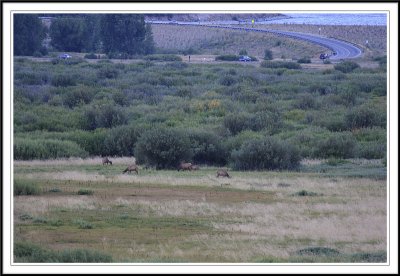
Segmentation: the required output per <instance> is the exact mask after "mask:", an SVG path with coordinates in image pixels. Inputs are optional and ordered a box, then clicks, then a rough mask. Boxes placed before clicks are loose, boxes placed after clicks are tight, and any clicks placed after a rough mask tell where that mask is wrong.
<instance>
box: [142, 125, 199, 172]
mask: <svg viewBox="0 0 400 276" xmlns="http://www.w3.org/2000/svg"><path fill="white" fill-rule="evenodd" d="M135 157H136V159H137V161H138V163H140V164H147V165H150V166H155V167H156V168H157V169H167V168H170V169H171V168H176V167H177V165H178V164H179V163H180V162H181V161H189V160H190V159H191V157H192V152H191V149H190V140H189V138H188V137H187V135H185V134H184V133H183V132H182V131H180V130H177V129H167V128H156V129H153V130H149V131H147V132H145V133H143V135H142V136H141V137H140V138H139V140H138V142H137V143H136V146H135Z"/></svg>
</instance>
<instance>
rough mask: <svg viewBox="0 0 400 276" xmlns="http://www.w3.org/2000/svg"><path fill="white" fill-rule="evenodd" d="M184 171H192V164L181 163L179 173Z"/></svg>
mask: <svg viewBox="0 0 400 276" xmlns="http://www.w3.org/2000/svg"><path fill="white" fill-rule="evenodd" d="M180 170H182V171H191V170H192V163H180V164H179V166H178V172H179V171H180Z"/></svg>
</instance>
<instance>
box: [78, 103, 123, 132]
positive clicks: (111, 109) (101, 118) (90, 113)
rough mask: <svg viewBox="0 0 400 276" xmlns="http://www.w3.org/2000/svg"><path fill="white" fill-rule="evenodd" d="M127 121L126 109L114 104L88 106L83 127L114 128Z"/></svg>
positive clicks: (82, 123)
mask: <svg viewBox="0 0 400 276" xmlns="http://www.w3.org/2000/svg"><path fill="white" fill-rule="evenodd" d="M126 122H127V118H126V114H125V112H124V110H123V109H122V108H121V107H119V106H115V105H112V104H105V105H101V106H97V105H96V106H88V107H86V108H85V110H84V112H83V116H82V121H81V127H82V129H84V130H95V129H96V128H112V127H116V126H119V125H123V124H125V123H126Z"/></svg>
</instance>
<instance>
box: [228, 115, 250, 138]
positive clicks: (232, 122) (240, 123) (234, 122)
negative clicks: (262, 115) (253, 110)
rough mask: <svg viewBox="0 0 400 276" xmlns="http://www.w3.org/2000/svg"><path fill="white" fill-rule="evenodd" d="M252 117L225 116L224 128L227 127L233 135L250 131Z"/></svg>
mask: <svg viewBox="0 0 400 276" xmlns="http://www.w3.org/2000/svg"><path fill="white" fill-rule="evenodd" d="M250 118H251V115H250V114H248V113H234V114H229V115H227V116H225V118H224V127H226V128H227V129H228V130H229V131H230V132H231V133H232V134H233V135H236V134H238V133H239V132H241V131H243V130H245V129H248V124H247V123H248V121H249V120H250Z"/></svg>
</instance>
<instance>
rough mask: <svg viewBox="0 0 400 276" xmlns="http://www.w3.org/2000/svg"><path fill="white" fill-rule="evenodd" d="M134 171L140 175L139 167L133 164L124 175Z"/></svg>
mask: <svg viewBox="0 0 400 276" xmlns="http://www.w3.org/2000/svg"><path fill="white" fill-rule="evenodd" d="M132 171H135V172H136V174H139V167H138V166H137V165H136V164H132V165H130V166H129V167H127V168H126V169H125V170H124V171H123V172H122V173H126V172H128V173H130V172H132Z"/></svg>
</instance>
